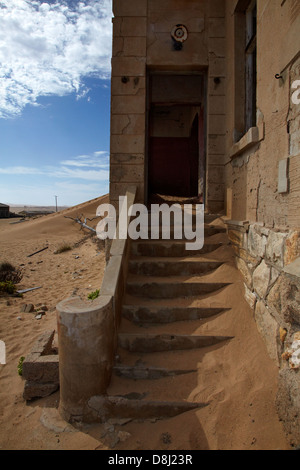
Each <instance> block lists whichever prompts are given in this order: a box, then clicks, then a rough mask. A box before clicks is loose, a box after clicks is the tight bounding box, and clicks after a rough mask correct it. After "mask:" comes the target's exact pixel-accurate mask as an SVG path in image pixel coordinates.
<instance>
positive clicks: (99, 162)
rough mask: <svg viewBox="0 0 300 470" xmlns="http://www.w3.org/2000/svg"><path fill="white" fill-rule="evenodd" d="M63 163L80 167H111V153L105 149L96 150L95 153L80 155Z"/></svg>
mask: <svg viewBox="0 0 300 470" xmlns="http://www.w3.org/2000/svg"><path fill="white" fill-rule="evenodd" d="M60 163H61V165H65V166H73V167H78V168H85V167H88V168H102V169H103V170H107V169H108V168H109V155H108V153H107V152H105V151H98V152H94V153H93V155H79V156H78V157H75V158H74V159H72V160H64V161H62V162H60Z"/></svg>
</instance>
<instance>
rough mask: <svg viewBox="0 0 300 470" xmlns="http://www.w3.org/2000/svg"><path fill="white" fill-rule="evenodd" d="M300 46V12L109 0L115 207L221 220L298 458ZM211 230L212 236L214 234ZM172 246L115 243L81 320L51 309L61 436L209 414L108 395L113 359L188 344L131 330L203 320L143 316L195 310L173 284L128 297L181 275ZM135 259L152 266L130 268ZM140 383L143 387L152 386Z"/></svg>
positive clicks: (168, 0) (67, 305) (287, 0)
mask: <svg viewBox="0 0 300 470" xmlns="http://www.w3.org/2000/svg"><path fill="white" fill-rule="evenodd" d="M299 46H300V2H299V0H283V1H282V0H272V1H267V0H257V1H255V0H189V1H186V0H164V1H161V0H129V1H124V0H114V1H113V56H112V77H111V149H110V150H111V157H110V193H109V196H110V202H111V203H112V204H114V205H115V206H116V207H117V206H118V202H119V197H120V196H124V195H127V196H128V203H130V204H132V203H133V202H138V203H142V204H145V205H148V206H149V204H151V203H152V202H153V201H154V202H155V201H159V200H162V201H170V200H171V201H180V202H181V203H182V202H184V201H193V202H198V203H202V202H203V203H204V205H205V214H206V219H205V220H206V222H207V223H208V224H209V223H210V221H213V220H214V219H213V217H212V215H214V214H215V215H218V216H219V217H221V219H222V221H223V222H224V226H225V229H224V230H226V233H225V234H226V236H227V237H228V239H229V243H230V247H231V249H232V250H233V252H234V254H235V257H236V258H235V259H236V265H237V268H238V269H239V270H240V271H241V274H242V276H243V284H244V295H245V298H246V300H247V302H248V304H249V305H250V307H251V309H252V311H253V316H254V318H255V320H256V324H257V328H258V330H259V332H260V333H261V335H262V337H263V339H264V341H265V345H266V348H267V350H268V353H269V355H270V357H271V358H272V359H273V361H274V362H275V363H276V364H277V366H278V372H279V379H278V397H277V404H278V413H279V415H280V417H281V418H282V420H283V421H284V423H285V426H286V429H287V433H288V434H289V435H290V436H293V439H294V442H298V445H299V443H300V426H299V424H300V421H299V419H300V418H299V417H300V413H299V412H300V394H299V390H300V377H299V353H300V350H299V346H300V333H299V332H300V291H299V288H300V204H299V199H300V183H299V182H300V91H299V90H300V47H299ZM212 229H214V230H215V229H216V228H213V226H211V227H209V226H208V233H209V234H212V233H213V232H212V231H211V230H212ZM216 231H217V229H216ZM147 243H148V245H147ZM168 243H169V245H168V244H167V242H166V241H164V243H162V242H161V241H160V240H155V243H154V241H151V240H149V242H148V241H147V242H144V243H133V242H131V240H129V239H127V240H113V242H112V245H111V247H110V252H109V254H108V260H107V266H106V271H105V274H104V279H103V283H102V287H101V291H100V293H101V295H100V297H99V299H97V301H95V302H94V303H93V304H92V305H91V304H89V305H87V304H86V303H85V302H84V301H82V300H80V299H78V298H71V299H67V300H64V301H62V302H61V303H60V304H59V305H58V307H57V309H58V330H59V356H60V366H59V367H60V400H61V401H60V410H61V414H62V416H63V417H65V419H67V420H68V421H72V419H73V420H76V419H79V418H80V419H84V420H88V421H93V420H103V419H106V418H107V417H108V416H110V415H111V414H112V415H113V416H114V414H117V413H118V412H119V413H120V415H121V416H123V417H125V418H126V417H128V416H135V413H136V412H137V411H136V410H138V413H139V416H141V415H143V413H145V415H146V416H153V415H154V416H155V413H156V414H160V413H161V414H163V415H164V414H165V415H166V416H172V415H174V414H176V413H181V412H183V411H185V410H186V409H191V408H192V407H193V406H195V407H196V406H199V407H200V406H201V405H200V404H196V403H187V402H185V403H176V404H175V403H165V402H151V403H149V402H147V401H146V402H145V400H140V401H136V400H126V399H125V398H123V399H120V398H117V397H110V396H107V389H108V386H109V384H110V380H111V375H112V373H113V370H115V369H116V368H118V364H116V363H115V352H116V348H117V344H120V343H121V344H122V346H123V347H124V348H127V349H129V350H131V351H133V350H134V348H138V347H140V348H141V350H143V349H142V347H144V348H147V345H149V341H150V340H151V341H152V346H153V345H154V344H155V345H156V346H153V347H157V348H159V347H160V348H161V350H163V348H164V347H166V349H168V348H170V347H171V346H170V343H171V342H172V344H174V343H176V345H177V347H180V344H182V343H180V341H183V337H180V335H179V336H178V335H177V336H176V335H173V336H170V337H168V338H166V335H162V336H161V337H159V335H158V336H157V337H156V338H152V337H151V338H150V336H151V335H150V336H149V337H148V338H147V337H146V333H147V331H146V332H145V330H143V334H142V335H140V336H139V335H138V334H135V335H127V336H126V334H123V335H120V334H119V327H120V323H121V317H122V316H124V315H126V318H127V319H131V320H133V321H136V322H137V323H139V322H140V323H142V321H146V320H145V317H146V316H147V321H148V322H150V323H151V321H155V320H154V318H156V319H157V318H160V319H161V318H165V317H166V316H168V318H169V319H170V318H171V317H172V318H173V316H174V318H175V319H174V318H173V320H170V322H171V321H176V319H177V320H178V319H179V318H180V319H181V320H182V319H183V318H188V316H187V315H192V313H193V315H200V313H199V312H197V311H196V310H197V309H195V308H194V309H191V308H190V307H187V306H186V307H185V308H181V309H180V308H179V306H178V305H177V306H176V305H175V304H174V302H173V304H172V305H173V306H172V308H171V306H169V305H167V303H165V304H164V308H161V310H160V311H159V312H158V311H157V309H155V307H154V306H153V304H151V307H148V308H146V307H145V300H143V302H144V303H143V305H142V306H143V308H140V307H141V305H140V304H138V303H137V300H136V299H139V298H141V297H143V296H144V297H145V296H150V297H151V296H152V298H153V299H156V300H157V299H159V296H162V297H164V298H166V299H167V298H168V299H171V298H175V300H176V297H180V295H181V296H182V297H183V296H186V295H189V291H186V290H185V289H188V287H187V286H188V283H184V284H182V285H181V284H176V286H175V288H174V285H172V284H171V281H169V283H168V282H167V280H165V281H161V283H162V284H163V289H159V287H162V286H157V285H156V284H155V282H154V281H153V282H152V283H151V282H150V281H149V283H148V284H147V283H146V281H145V284H142V283H141V282H140V283H139V284H138V283H137V284H134V282H133V281H130V282H129V283H128V282H127V281H128V275H129V273H130V272H134V274H136V275H137V274H139V272H140V273H142V274H143V275H145V274H148V275H149V273H151V272H152V271H151V270H152V269H153V270H154V272H155V273H156V275H157V276H166V277H167V278H168V276H170V275H171V276H173V275H175V274H174V273H177V274H178V272H179V274H180V272H181V273H182V274H183V272H182V271H180V269H182V264H180V262H179V260H178V261H177V262H176V261H175V258H176V256H177V257H178V256H179V257H180V256H181V257H182V256H184V252H183V251H181V248H182V245H180V243H179V242H178V241H176V243H175V242H174V240H173V241H172V240H170V241H169V242H168ZM172 243H173V245H172ZM171 245H172V247H171ZM175 245H176V246H175ZM205 246H206V245H205ZM209 246H210V247H211V249H213V248H216V249H217V247H214V246H212V244H210V245H209ZM132 250H133V251H132ZM176 250H177V251H176ZM130 253H134V254H135V255H136V257H138V256H141V257H142V258H143V257H144V258H145V257H148V259H147V260H145V259H144V258H143V260H142V258H141V260H140V261H139V260H138V259H136V258H134V259H131V258H130V256H131V255H130ZM151 256H152V257H153V259H152V264H151V262H150V261H149V257H151ZM155 256H156V258H155ZM164 256H165V257H167V256H170V257H171V258H172V260H171V259H170V260H169V264H168V266H169V267H170V266H171V261H172V263H173V264H172V269H173V271H167V269H169V268H166V262H165V264H164V261H163V259H162V258H163V257H164ZM195 256H197V254H195ZM158 259H159V262H158V261H157V260H158ZM142 261H143V263H144V264H142ZM146 261H147V263H148V264H147V270H148V271H147V272H146V268H145V266H146V264H145V263H146ZM217 261H222V259H221V258H220V259H218V258H217V259H215V260H214V262H215V263H216V262H217ZM155 263H156V264H155ZM202 267H203V265H200V263H199V264H194V265H193V267H192V268H189V269H199V270H200V269H202ZM211 268H212V266H210V269H211ZM170 269H171V268H170ZM186 269H187V268H186ZM178 270H179V271H178ZM196 272H197V271H196ZM199 272H200V271H198V273H199ZM168 273H171V274H168ZM187 274H195V272H192V271H190V272H188V273H187ZM172 279H173V277H172ZM226 281H227V280H226V279H225V280H224V282H225V284H222V285H223V286H226ZM222 285H221V284H218V283H216V284H215V285H214V286H212V285H208V284H206V285H204V284H203V283H202V284H201V283H200V284H197V285H196V283H194V284H193V286H192V287H190V289H191V292H192V294H190V295H194V296H195V295H200V296H201V293H202V294H203V292H204V290H203V289H206V291H205V292H207V293H211V294H210V295H214V294H213V292H214V291H217V290H218V289H220V288H221V287H222ZM173 288H174V289H173ZM126 289H127V292H129V293H130V294H131V296H136V297H135V304H134V305H130V304H129V305H128V304H126V305H125V304H124V295H125V291H126ZM155 289H156V290H155ZM168 289H169V290H168ZM172 289H173V290H172ZM201 289H202V290H201ZM166 302H167V300H166ZM226 307H228V306H226V305H224V308H226ZM192 310H193V312H192ZM200 310H201V309H200ZM202 313H203V312H202ZM213 313H216V312H213V311H210V312H207V311H206V315H212V314H213ZM151 315H152V316H153V317H151ZM155 315H156V317H155ZM172 315H173V316H172ZM184 316H186V317H184ZM200 316H201V315H200ZM190 318H192V317H190ZM193 318H195V317H193ZM157 321H159V320H157ZM170 331H172V328H171V327H170ZM149 338H150V339H149ZM190 338H192V340H193V341H192V340H191V341H190V339H189V341H190V343H191V342H192V343H193V344H192V346H191V344H190V346H187V345H186V344H185V346H184V347H186V348H187V347H200V345H201V344H202V343H201V341H202V340H203V338H202V339H201V338H199V337H196V336H191V337H190ZM206 339H207V340H208V342H206V343H205V344H206V345H208V344H213V343H209V341H210V340H212V338H206ZM156 340H157V341H158V342H159V341H160V346H158V345H157V343H156V342H155V341H156ZM171 340H172V341H171ZM185 340H186V337H185ZM223 340H226V338H223ZM151 341H150V342H151ZM197 341H198V343H197ZM166 343H168V344H166ZM176 345H175V347H176ZM293 348H294V349H293ZM186 367H187V368H188V367H189V365H188V364H187V366H186ZM129 369H130V368H129V367H128V368H127V369H126V370H127V372H128V371H129ZM147 371H148V372H147V373H148V374H149V376H150V375H151V373H152V374H155V373H159V371H158V370H155V369H151V368H149V369H147ZM118 372H119V373H120V374H122V373H125V368H123V370H120V368H119V371H118ZM131 372H132V370H131ZM128 373H129V372H128ZM132 373H133V374H134V373H135V374H136V375H135V377H136V378H141V377H142V375H143V373H146V371H145V370H141V368H140V369H137V370H135V371H133V372H132ZM142 378H143V377H142ZM188 407H190V408H188Z"/></svg>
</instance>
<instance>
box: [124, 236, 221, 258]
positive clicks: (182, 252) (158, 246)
mask: <svg viewBox="0 0 300 470" xmlns="http://www.w3.org/2000/svg"><path fill="white" fill-rule="evenodd" d="M187 243H188V244H189V245H190V244H191V243H192V242H187V241H186V240H135V241H132V243H131V254H132V255H133V256H155V257H162V256H169V257H174V256H181V257H182V256H191V255H201V254H206V253H212V252H213V251H215V250H217V249H218V248H220V247H221V246H222V243H205V244H204V246H203V247H202V248H201V249H197V247H196V246H194V247H191V249H188V247H187Z"/></svg>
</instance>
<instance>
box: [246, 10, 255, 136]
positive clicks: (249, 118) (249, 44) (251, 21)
mask: <svg viewBox="0 0 300 470" xmlns="http://www.w3.org/2000/svg"><path fill="white" fill-rule="evenodd" d="M256 25H257V7H256V1H254V2H251V4H250V6H249V8H248V9H247V11H246V47H245V87H246V93H245V95H246V106H245V123H246V128H245V132H247V131H248V130H249V129H250V127H255V126H256V78H257V73H256V31H257V27H256Z"/></svg>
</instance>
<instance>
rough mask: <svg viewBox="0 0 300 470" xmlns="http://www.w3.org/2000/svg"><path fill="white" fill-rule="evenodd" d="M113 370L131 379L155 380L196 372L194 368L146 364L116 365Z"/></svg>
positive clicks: (120, 375)
mask: <svg viewBox="0 0 300 470" xmlns="http://www.w3.org/2000/svg"><path fill="white" fill-rule="evenodd" d="M114 372H115V374H116V375H117V376H119V377H125V378H127V379H133V380H157V379H161V378H163V377H174V376H176V375H185V374H191V373H193V372H196V369H191V370H183V369H181V370H170V369H165V368H161V367H146V366H128V365H116V366H115V367H114Z"/></svg>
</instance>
